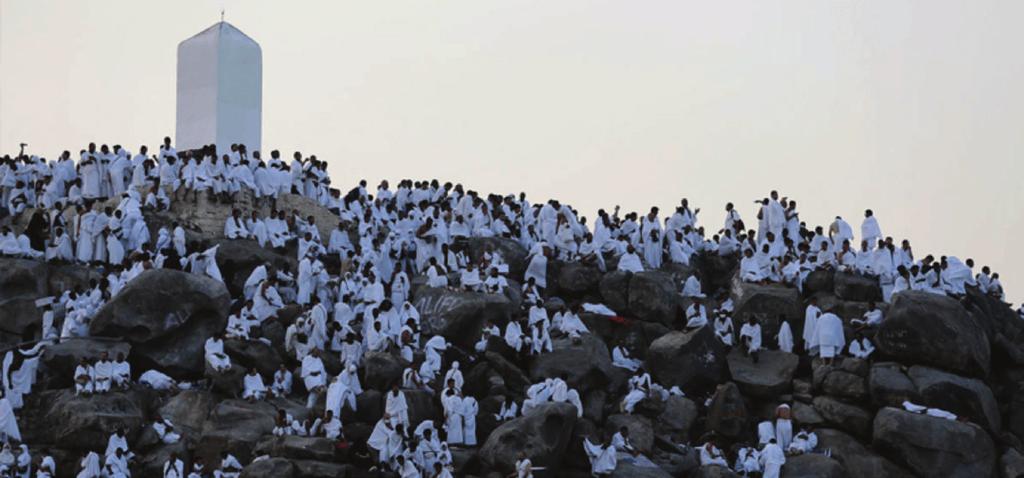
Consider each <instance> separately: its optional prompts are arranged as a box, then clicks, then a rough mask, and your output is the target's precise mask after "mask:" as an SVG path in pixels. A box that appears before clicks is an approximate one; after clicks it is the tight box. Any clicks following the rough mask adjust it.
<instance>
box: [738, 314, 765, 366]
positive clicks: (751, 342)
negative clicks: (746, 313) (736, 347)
mask: <svg viewBox="0 0 1024 478" xmlns="http://www.w3.org/2000/svg"><path fill="white" fill-rule="evenodd" d="M740 344H741V345H742V347H743V353H744V354H745V355H746V356H748V357H750V359H751V360H753V361H754V363H757V362H758V352H760V351H761V324H759V323H757V318H755V317H754V316H751V317H750V318H749V319H747V323H745V324H743V327H741V328H740Z"/></svg>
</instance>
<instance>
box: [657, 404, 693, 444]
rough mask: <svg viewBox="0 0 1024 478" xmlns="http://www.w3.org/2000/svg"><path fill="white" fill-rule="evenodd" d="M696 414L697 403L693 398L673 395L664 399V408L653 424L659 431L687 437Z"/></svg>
mask: <svg viewBox="0 0 1024 478" xmlns="http://www.w3.org/2000/svg"><path fill="white" fill-rule="evenodd" d="M697 414H698V412H697V404H696V403H694V402H693V400H690V399H689V398H686V397H680V396H675V395H673V396H670V397H668V400H666V401H665V410H664V411H662V412H661V414H659V415H658V419H657V420H656V421H655V422H654V426H655V429H656V430H657V431H658V432H659V433H664V434H667V435H679V436H681V437H684V438H686V437H689V435H690V429H691V428H692V427H693V424H694V422H695V421H696V420H697ZM679 441H680V442H685V441H686V440H679Z"/></svg>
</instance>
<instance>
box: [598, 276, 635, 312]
mask: <svg viewBox="0 0 1024 478" xmlns="http://www.w3.org/2000/svg"><path fill="white" fill-rule="evenodd" d="M632 278H633V274H632V273H629V272H622V271H612V272H609V273H607V274H605V275H604V277H602V278H601V283H600V284H598V288H599V290H600V291H601V297H602V298H603V299H604V303H605V305H607V306H608V307H611V309H612V310H614V311H616V312H618V313H620V314H625V313H627V312H628V311H629V283H630V279H632Z"/></svg>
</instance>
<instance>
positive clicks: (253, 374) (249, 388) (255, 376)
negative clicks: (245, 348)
mask: <svg viewBox="0 0 1024 478" xmlns="http://www.w3.org/2000/svg"><path fill="white" fill-rule="evenodd" d="M242 383H243V390H242V399H244V400H248V401H249V403H254V402H256V401H258V400H263V399H264V398H265V397H266V396H267V386H266V385H264V383H263V377H261V376H260V374H259V372H257V371H256V367H251V368H249V373H247V374H246V375H245V378H243V379H242Z"/></svg>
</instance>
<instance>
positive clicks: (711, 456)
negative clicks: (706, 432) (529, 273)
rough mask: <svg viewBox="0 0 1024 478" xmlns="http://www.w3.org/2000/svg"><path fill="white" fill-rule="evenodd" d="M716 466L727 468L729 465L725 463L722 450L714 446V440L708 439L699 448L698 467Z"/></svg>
mask: <svg viewBox="0 0 1024 478" xmlns="http://www.w3.org/2000/svg"><path fill="white" fill-rule="evenodd" d="M711 465H718V466H721V467H725V468H728V467H729V463H728V462H727V461H725V455H723V454H722V450H720V449H718V447H717V446H715V440H714V438H712V439H710V440H708V441H707V443H705V444H704V445H702V446H701V447H700V466H711Z"/></svg>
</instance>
